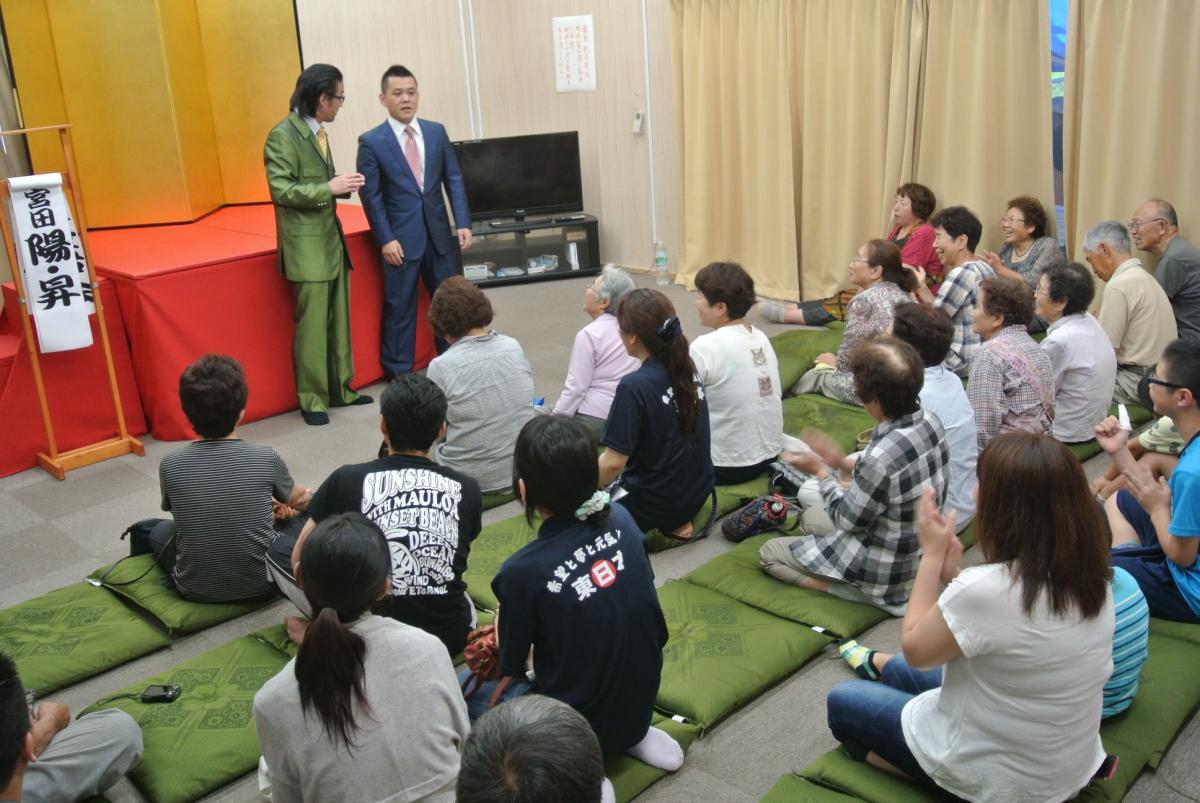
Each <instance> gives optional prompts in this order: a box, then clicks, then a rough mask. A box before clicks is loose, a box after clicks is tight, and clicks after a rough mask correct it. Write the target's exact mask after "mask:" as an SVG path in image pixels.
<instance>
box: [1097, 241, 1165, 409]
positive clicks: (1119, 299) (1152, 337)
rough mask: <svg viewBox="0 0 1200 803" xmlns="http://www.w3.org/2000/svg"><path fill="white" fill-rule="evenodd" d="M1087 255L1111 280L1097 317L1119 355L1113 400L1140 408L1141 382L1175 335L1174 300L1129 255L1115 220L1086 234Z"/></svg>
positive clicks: (1100, 274) (1103, 278)
mask: <svg viewBox="0 0 1200 803" xmlns="http://www.w3.org/2000/svg"><path fill="white" fill-rule="evenodd" d="M1083 255H1084V258H1085V259H1086V260H1087V262H1088V264H1089V265H1091V266H1092V270H1093V271H1095V273H1096V276H1098V277H1099V278H1100V280H1101V281H1103V282H1107V284H1106V285H1105V287H1104V295H1103V296H1101V299H1100V312H1099V313H1098V314H1097V316H1096V319H1097V320H1098V321H1099V322H1100V326H1101V327H1103V329H1104V331H1105V332H1106V333H1107V334H1108V340H1109V342H1110V343H1112V347H1113V349H1114V351H1115V352H1116V355H1117V383H1116V389H1115V390H1114V391H1113V399H1112V400H1113V401H1114V402H1122V403H1125V404H1137V402H1138V397H1137V387H1138V382H1140V381H1141V380H1142V377H1143V376H1145V374H1146V370H1147V369H1148V368H1149V367H1150V366H1152V365H1154V364H1155V363H1156V362H1158V358H1159V356H1161V355H1162V353H1163V349H1165V348H1166V347H1167V344H1168V343H1170V342H1171V341H1172V340H1174V339H1175V338H1176V337H1177V334H1176V330H1175V316H1174V314H1173V313H1172V312H1171V302H1170V301H1169V300H1168V299H1167V294H1166V293H1164V292H1163V289H1162V288H1161V287H1159V285H1158V282H1156V281H1154V278H1153V277H1152V276H1151V275H1150V274H1149V273H1147V272H1146V269H1145V268H1143V267H1142V263H1141V261H1140V260H1138V259H1136V258H1134V257H1133V255H1132V254H1130V252H1129V232H1128V231H1126V229H1125V227H1124V226H1122V225H1121V224H1120V223H1118V222H1117V221H1115V220H1106V221H1104V222H1102V223H1097V224H1096V225H1095V226H1092V228H1091V229H1089V230H1088V232H1087V234H1085V235H1083Z"/></svg>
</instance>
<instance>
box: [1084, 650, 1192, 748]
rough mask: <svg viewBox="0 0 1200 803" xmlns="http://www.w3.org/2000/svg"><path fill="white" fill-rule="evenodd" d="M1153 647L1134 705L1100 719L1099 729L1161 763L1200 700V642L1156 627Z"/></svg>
mask: <svg viewBox="0 0 1200 803" xmlns="http://www.w3.org/2000/svg"><path fill="white" fill-rule="evenodd" d="M1149 649H1150V656H1149V658H1147V659H1146V664H1145V666H1143V667H1142V678H1141V684H1140V685H1139V686H1138V693H1137V697H1135V698H1134V700H1133V705H1131V706H1130V707H1129V710H1128V711H1126V712H1125V713H1123V714H1120V715H1118V716H1115V717H1113V718H1112V719H1109V720H1107V721H1106V722H1105V723H1104V724H1103V725H1101V726H1100V735H1101V736H1102V737H1103V738H1104V739H1105V741H1106V742H1107V741H1109V740H1115V741H1117V742H1119V743H1120V744H1121V745H1124V746H1128V747H1132V748H1136V749H1137V750H1139V751H1144V752H1145V753H1146V754H1147V761H1148V762H1149V764H1150V766H1151V767H1158V764H1159V762H1160V761H1162V757H1163V754H1164V753H1166V752H1167V748H1168V747H1170V745H1171V741H1172V740H1173V739H1174V738H1175V735H1176V734H1177V733H1179V731H1181V730H1182V729H1183V726H1184V725H1185V724H1187V720H1188V717H1190V716H1191V714H1192V712H1193V711H1195V710H1196V706H1197V705H1200V672H1198V671H1197V669H1196V668H1197V667H1198V666H1200V645H1197V644H1193V643H1191V642H1187V641H1180V640H1179V639H1175V638H1170V637H1168V636H1163V635H1158V634H1155V633H1151V635H1150V645H1149ZM1122 761H1124V754H1122Z"/></svg>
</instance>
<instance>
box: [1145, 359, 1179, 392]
mask: <svg viewBox="0 0 1200 803" xmlns="http://www.w3.org/2000/svg"><path fill="white" fill-rule="evenodd" d="M1157 372H1158V366H1157V365H1151V366H1150V367H1149V368H1147V369H1146V373H1145V375H1144V376H1143V377H1142V381H1143V382H1145V383H1146V384H1148V385H1162V386H1163V387H1164V388H1171V389H1172V390H1190V388H1188V386H1187V385H1176V384H1175V383H1174V382H1168V381H1167V380H1165V379H1159V378H1158V377H1157V376H1155V375H1154V374H1155V373H1157Z"/></svg>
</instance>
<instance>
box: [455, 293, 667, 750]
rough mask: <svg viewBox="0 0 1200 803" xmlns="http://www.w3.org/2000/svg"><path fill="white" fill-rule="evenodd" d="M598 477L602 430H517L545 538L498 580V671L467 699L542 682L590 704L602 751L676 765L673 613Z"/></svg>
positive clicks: (538, 424) (532, 508)
mask: <svg viewBox="0 0 1200 803" xmlns="http://www.w3.org/2000/svg"><path fill="white" fill-rule="evenodd" d="M639 292H642V291H639ZM626 303H628V301H626ZM618 398H619V394H618ZM597 479H598V475H597V465H596V441H595V439H594V438H593V437H592V436H591V433H589V432H588V431H587V430H586V429H585V428H584V427H583V426H582V425H580V424H577V423H576V422H574V421H572V420H571V419H569V418H564V417H563V416H538V417H537V418H535V419H534V420H532V421H530V422H529V423H528V424H526V425H525V427H524V428H523V429H522V430H521V434H520V435H519V436H518V438H517V446H516V454H515V455H514V456H513V480H514V485H516V487H517V491H518V494H519V496H520V498H521V502H522V504H523V505H524V506H525V518H526V519H527V520H528V521H529V522H530V523H532V522H533V519H534V517H535V516H536V517H537V518H538V519H540V520H541V523H540V525H539V527H538V537H537V539H535V540H534V541H533V542H532V543H530V544H526V545H525V546H524V547H522V548H521V549H520V550H518V551H517V553H516V554H514V555H513V556H512V557H510V558H509V559H508V560H506V561H504V564H503V565H502V566H501V567H500V571H499V573H497V575H496V577H495V578H494V579H493V580H492V591H493V592H495V594H496V599H497V600H499V602H500V614H499V621H498V624H497V631H498V634H499V644H500V674H501V676H502V677H501V678H500V679H499V680H489V681H485V682H483V683H482V684H481V685H480V687H479V689H478V690H477V691H476V692H475V693H474V694H472V696H471V698H470V699H469V700H468V702H467V709H468V711H469V712H470V714H471V718H472V719H475V718H477V717H479V716H481V715H482V714H483V712H484V711H485V710H486V709H487V706H488V705H489V703H490V701H491V700H492V699H493V698H494V697H495V696H496V690H497V688H499V687H500V684H501V683H505V684H506V685H505V687H504V688H503V691H502V694H501V697H500V699H508V698H512V697H517V696H519V695H522V694H526V693H528V692H531V691H536V692H537V693H538V694H544V695H546V696H548V697H553V698H554V699H556V700H561V701H562V702H564V703H567V704H568V705H570V706H572V707H573V708H574V709H575V710H576V711H578V712H579V713H580V714H582V715H583V716H584V717H585V718H586V719H587V721H588V723H589V724H590V725H591V726H592V730H593V731H594V732H595V734H596V738H597V739H599V741H600V749H601V750H602V751H603V752H604V754H605V755H606V756H615V755H619V754H621V753H629V754H630V755H632V756H633V757H635V758H638V759H640V760H642V761H644V762H646V763H647V764H650V765H651V766H654V767H659V768H661V769H665V770H668V771H674V770H677V769H679V767H680V766H682V764H683V749H682V748H681V747H680V746H679V744H678V743H677V742H676V741H675V740H674V739H672V738H671V737H670V736H669V735H668V734H667V733H666V732H664V731H661V730H659V729H658V728H655V727H652V726H651V725H650V719H651V715H652V714H653V713H654V711H653V709H654V698H655V696H657V694H658V684H659V678H660V675H661V674H662V663H663V657H662V648H663V646H664V645H665V644H666V643H667V625H666V621H665V620H664V619H663V613H662V608H661V607H659V603H658V595H657V594H656V593H655V591H654V572H653V571H652V570H651V568H650V561H649V559H648V558H647V557H646V548H645V543H644V538H645V536H644V535H643V534H642V531H641V530H640V529H639V527H638V525H637V523H636V522H635V521H634V520H633V518H632V517H631V516H630V515H629V513H628V512H627V511H626V510H625V509H624V508H623V507H622V506H621V505H620V503H614V504H611V505H610V504H609V501H608V494H607V493H605V492H604V491H597V490H596V487H597V484H598V483H597ZM580 555H584V556H585V560H582V561H581V560H580V559H579V556H580ZM531 649H532V651H533V670H534V680H533V681H531V682H527V681H525V680H524V679H523V678H525V677H526V669H525V667H526V661H527V660H528V658H529V654H530V650H531ZM514 678H515V679H517V680H516V682H508V681H509V680H511V679H514ZM464 680H465V670H464Z"/></svg>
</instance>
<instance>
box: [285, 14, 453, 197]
mask: <svg viewBox="0 0 1200 803" xmlns="http://www.w3.org/2000/svg"><path fill="white" fill-rule="evenodd" d="M296 16H297V20H298V22H299V27H300V49H301V52H302V56H303V60H304V65H305V66H308V65H309V64H318V63H322V62H324V63H326V64H332V65H334V66H335V67H337V68H338V69H339V70H341V71H342V75H343V76H344V77H345V85H346V104H345V106H343V107H342V110H341V112H340V113H339V114H338V117H337V120H336V121H335V122H334V123H333V124H332V125H331V126H329V135H330V142H331V145H332V148H333V159H334V164H335V165H336V167H337V169H338V171H339V172H347V171H350V170H353V169H354V162H355V154H356V152H357V150H358V136H359V135H360V134H362V133H363V132H364V131H366V130H367V129H370V128H373V127H375V126H377V125H379V124H380V123H382V122H383V121H384V120H386V119H387V110H386V109H384V108H383V106H381V105H380V104H379V77H380V76H381V75H383V71H384V70H386V69H387V68H388V67H389V66H391V65H392V64H403V65H404V66H405V67H408V69H410V70H412V72H413V74H414V75H416V77H417V84H418V86H419V87H420V90H421V99H420V105H419V106H418V108H417V116H418V117H425V118H428V119H430V120H436V121H437V122H439V123H442V124H443V125H445V126H446V132H447V133H448V134H449V136H450V138H451V139H468V138H470V136H471V123H470V116H469V112H468V105H467V92H468V87H467V65H466V63H465V61H464V58H463V30H462V26H461V24H460V17H459V4H458V3H455V2H450V0H438V1H437V2H434V1H433V0H356V1H355V2H354V3H346V2H341V0H297V2H296ZM293 80H294V79H293ZM280 116H282V115H280ZM355 202H357V196H355Z"/></svg>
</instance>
